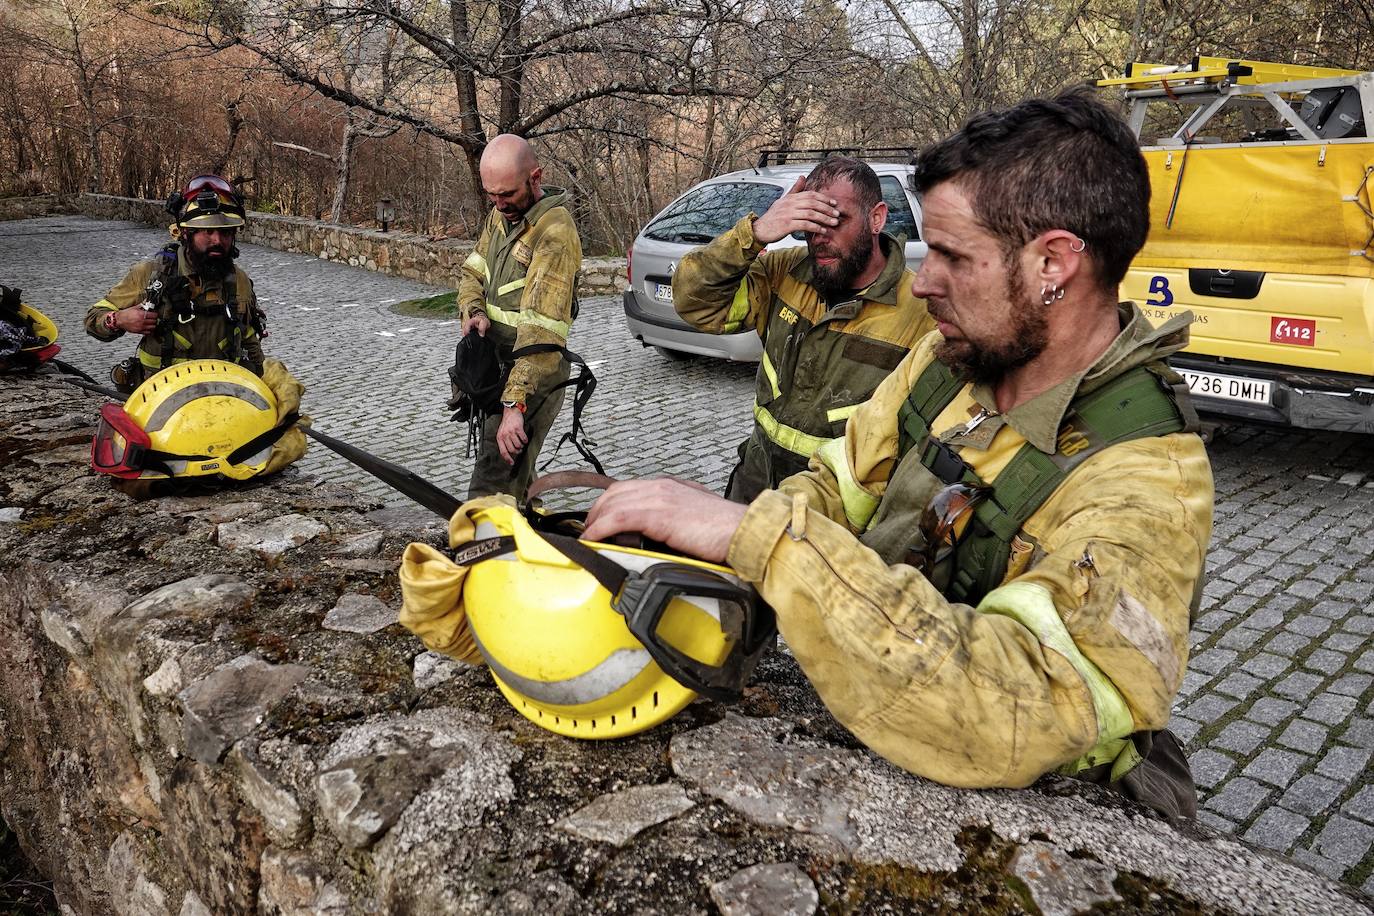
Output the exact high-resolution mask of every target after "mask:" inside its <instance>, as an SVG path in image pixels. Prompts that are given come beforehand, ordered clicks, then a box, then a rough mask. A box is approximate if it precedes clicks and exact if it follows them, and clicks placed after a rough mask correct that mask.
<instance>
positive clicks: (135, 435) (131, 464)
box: [91, 404, 152, 480]
mask: <svg viewBox="0 0 1374 916" xmlns="http://www.w3.org/2000/svg"><path fill="white" fill-rule="evenodd" d="M151 448H152V443H151V442H149V441H148V434H147V433H145V432H144V431H143V428H142V427H140V426H139V425H138V423H137V422H136V421H135V420H134V418H133V417H131V416H129V415H128V414H127V413H125V412H124V408H123V407H120V406H119V405H118V404H105V405H104V406H102V407H101V408H100V424H99V426H97V427H96V431H95V438H94V439H92V440H91V467H92V468H94V469H95V470H97V471H99V472H100V473H102V474H109V475H111V476H112V477H122V478H124V479H125V480H134V479H137V478H138V477H139V476H140V474H141V472H142V471H143V462H144V460H145V459H146V457H147V454H148V451H149V450H150V449H151Z"/></svg>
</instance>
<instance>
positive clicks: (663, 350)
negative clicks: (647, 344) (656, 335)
mask: <svg viewBox="0 0 1374 916" xmlns="http://www.w3.org/2000/svg"><path fill="white" fill-rule="evenodd" d="M654 349H655V350H657V351H658V352H659V355H660V356H662V357H663V358H664V359H670V360H672V361H673V362H675V363H680V362H684V361H685V360H689V359H693V358H694V357H695V356H696V354H695V353H687V352H685V351H683V350H669V349H668V348H667V347H660V346H658V345H657V344H655V345H654Z"/></svg>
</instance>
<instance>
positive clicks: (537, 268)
mask: <svg viewBox="0 0 1374 916" xmlns="http://www.w3.org/2000/svg"><path fill="white" fill-rule="evenodd" d="M545 191H546V193H545V194H544V196H543V197H541V198H540V199H539V201H538V202H537V203H536V204H535V205H534V206H533V207H531V208H530V209H529V210H528V211H526V212H525V215H524V216H523V217H522V218H521V220H520V222H518V223H515V224H513V225H512V224H510V223H508V222H506V220H505V218H504V217H503V216H502V215H501V213H500V211H498V210H495V209H493V210H492V211H491V214H490V215H489V216H488V217H487V222H486V225H485V227H484V228H483V229H482V234H481V236H479V237H478V239H477V244H476V246H474V248H473V250H472V254H470V255H468V259H467V261H465V262H464V263H463V269H462V279H461V281H460V282H459V286H458V309H459V314H460V315H461V316H462V318H463V319H464V320H466V319H467V318H470V317H471V316H472V314H473V312H474V311H483V312H485V313H486V315H487V317H488V318H490V319H491V321H492V327H491V330H490V331H488V332H487V333H489V334H491V335H492V336H493V338H494V339H495V340H496V343H497V344H498V345H499V346H500V347H501V348H502V351H503V356H504V355H505V354H508V353H509V352H510V351H511V350H513V349H515V348H517V347H524V346H528V345H530V344H540V343H551V344H559V345H560V346H566V345H567V341H568V334H569V332H570V331H571V329H572V320H573V316H572V305H573V297H574V296H575V295H576V292H577V289H576V284H577V273H578V271H580V270H581V269H582V243H581V241H580V240H579V239H578V237H577V227H576V226H575V225H574V224H573V220H572V215H571V214H570V213H569V212H568V209H567V206H566V203H567V199H568V196H567V194H566V193H564V192H563V191H561V190H559V189H557V188H546V189H545ZM561 366H562V357H561V356H560V355H559V354H558V353H540V354H537V355H535V356H527V357H523V358H521V359H519V360H516V362H515V366H514V368H513V369H512V370H511V373H510V380H509V381H508V382H507V383H506V388H505V391H504V392H503V393H502V396H501V399H502V400H504V401H517V402H520V403H523V402H524V401H525V398H526V396H527V395H528V394H529V393H530V392H532V391H535V390H537V389H539V387H540V384H541V383H542V382H544V381H546V380H547V379H548V377H550V376H552V375H553V374H555V373H557V372H559V371H561V368H560V367H561Z"/></svg>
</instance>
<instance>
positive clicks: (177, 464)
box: [91, 359, 282, 480]
mask: <svg viewBox="0 0 1374 916" xmlns="http://www.w3.org/2000/svg"><path fill="white" fill-rule="evenodd" d="M281 432H282V429H281V428H280V427H278V425H277V399H276V397H275V396H274V395H273V394H272V389H271V388H269V387H267V385H266V384H265V383H264V382H263V380H262V379H260V378H258V377H257V376H256V375H254V374H253V373H252V372H251V371H250V370H248V369H245V368H243V367H242V366H239V365H237V364H235V363H231V362H226V361H225V360H219V359H196V360H191V361H189V362H185V363H178V364H177V365H175V366H170V367H168V368H166V369H163V370H162V371H161V372H158V373H157V374H155V375H152V376H150V377H149V378H148V379H147V380H146V381H144V382H143V384H142V385H139V386H138V388H136V389H134V393H133V394H131V395H129V399H128V400H127V401H126V402H125V403H124V406H123V407H120V406H119V405H118V404H106V405H105V406H104V407H103V408H101V411H100V426H99V428H98V429H97V430H96V435H95V439H94V440H93V441H92V443H91V466H92V467H93V468H95V470H97V471H100V472H101V473H105V474H111V475H113V476H115V477H123V478H126V479H136V478H145V479H147V478H153V479H156V478H164V477H197V476H203V475H206V474H223V475H224V476H225V477H231V478H233V479H235V480H245V479H247V478H249V477H252V476H253V475H254V474H258V473H261V472H262V470H263V469H264V468H266V467H267V461H268V459H269V458H270V457H271V455H272V444H273V443H274V442H276V441H277V439H278V438H280V435H281Z"/></svg>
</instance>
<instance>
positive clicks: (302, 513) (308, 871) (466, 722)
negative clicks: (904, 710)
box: [0, 375, 1371, 916]
mask: <svg viewBox="0 0 1374 916" xmlns="http://www.w3.org/2000/svg"><path fill="white" fill-rule="evenodd" d="M100 403H101V399H100V398H98V397H93V396H87V395H85V394H83V393H81V392H80V391H78V390H76V389H74V388H71V387H69V386H67V385H64V384H61V383H60V382H58V381H57V380H56V379H55V378H54V377H53V376H52V375H42V376H28V377H14V376H0V465H3V467H4V468H5V473H4V474H3V475H0V817H3V819H4V821H5V822H6V823H7V824H8V825H9V826H10V827H11V828H12V829H13V830H14V831H15V833H16V835H17V836H18V838H19V840H20V843H21V845H22V847H23V849H24V851H25V854H26V855H27V856H28V857H29V858H30V859H31V861H32V862H34V863H35V865H36V866H37V868H38V869H39V870H40V871H42V872H43V873H44V874H46V875H47V876H49V877H50V878H51V879H52V881H53V883H54V887H55V889H56V893H57V895H58V897H59V899H60V901H61V903H62V904H63V905H64V906H65V907H66V908H67V909H64V912H70V913H75V914H105V913H115V914H119V916H133V914H138V916H202V914H210V913H213V914H216V916H219V914H238V913H244V914H248V913H259V914H267V916H271V914H293V916H294V914H302V916H303V914H307V913H311V914H313V913H324V914H337V916H344V914H352V913H481V912H491V913H549V914H564V913H574V914H579V913H586V914H593V913H625V914H628V913H639V912H674V913H709V912H713V911H720V912H723V913H727V914H744V913H763V912H768V913H799V914H801V913H811V912H813V911H815V910H817V909H818V908H819V909H821V910H823V911H826V912H853V913H870V912H930V911H942V912H974V911H977V912H988V913H1020V912H1025V911H1026V910H1027V907H1028V906H1029V905H1030V902H1031V901H1034V903H1035V905H1036V906H1038V908H1039V909H1040V910H1041V911H1042V912H1043V913H1074V912H1079V911H1082V910H1086V909H1089V908H1093V907H1097V908H1110V909H1113V910H1114V911H1122V912H1148V913H1169V912H1201V913H1220V912H1241V913H1294V914H1310V913H1323V914H1358V913H1366V914H1367V913H1370V912H1371V904H1370V901H1369V900H1368V899H1367V898H1364V897H1361V896H1359V895H1358V893H1356V892H1354V891H1352V890H1350V889H1348V888H1346V887H1343V886H1341V885H1337V884H1334V883H1333V882H1331V881H1329V880H1327V879H1325V878H1322V877H1320V876H1318V875H1316V874H1314V873H1312V872H1310V871H1307V870H1305V869H1304V868H1302V867H1300V866H1298V865H1296V864H1294V863H1292V862H1290V861H1286V860H1283V859H1280V858H1277V857H1274V856H1271V855H1268V854H1265V853H1262V852H1258V851H1256V850H1254V849H1251V848H1249V847H1247V846H1246V845H1244V844H1243V843H1241V842H1240V841H1238V840H1236V839H1234V838H1231V837H1223V836H1219V835H1216V834H1213V833H1211V832H1209V831H1207V830H1205V829H1202V828H1185V829H1175V828H1174V827H1171V826H1169V825H1168V824H1166V823H1164V822H1162V821H1160V820H1158V819H1156V818H1154V817H1152V816H1150V815H1149V814H1147V813H1145V812H1144V811H1141V810H1139V809H1136V808H1134V807H1133V806H1131V805H1130V804H1129V803H1127V802H1125V801H1124V800H1122V799H1120V798H1119V797H1117V796H1114V795H1109V794H1107V793H1105V792H1102V791H1100V790H1097V789H1095V788H1093V787H1091V786H1085V785H1082V784H1079V783H1075V782H1072V781H1069V780H1061V779H1047V780H1043V781H1042V782H1041V783H1040V784H1039V785H1038V786H1037V787H1036V788H1034V789H1028V790H1019V791H984V792H975V791H961V790H955V789H949V788H945V787H942V786H939V785H935V784H933V783H929V782H926V781H925V780H922V779H919V778H917V777H914V776H911V775H910V774H907V773H905V772H902V771H900V770H898V769H896V768H894V767H891V766H889V765H888V764H886V763H885V762H884V761H882V760H881V759H879V758H877V757H875V756H874V755H872V754H870V753H868V752H867V751H865V750H864V749H862V748H861V747H859V746H858V745H857V744H856V742H855V741H854V739H853V737H852V736H851V735H850V734H849V733H848V732H846V731H845V730H844V729H843V728H841V727H840V726H839V725H837V724H836V723H835V721H834V720H833V719H831V718H830V716H829V715H828V714H827V713H826V711H825V709H824V707H823V706H822V705H821V704H820V702H819V701H818V700H817V698H816V695H815V693H814V692H813V691H812V690H811V688H810V686H809V685H808V684H807V682H806V680H805V678H804V677H802V675H801V673H800V671H799V670H798V668H797V666H796V664H795V662H794V661H793V659H792V658H791V657H790V656H789V655H787V654H786V653H785V652H782V651H778V652H775V653H773V654H771V655H770V656H768V657H767V658H766V659H765V661H764V663H763V665H762V666H761V668H760V670H759V672H758V674H757V675H756V677H755V679H754V683H753V684H752V685H751V686H750V688H749V690H748V691H747V693H746V696H745V698H744V701H743V702H742V703H740V704H738V705H737V706H734V707H724V706H720V705H717V704H714V703H710V702H705V701H698V702H697V703H694V704H692V705H691V706H689V707H688V708H687V709H686V710H684V711H683V712H682V713H679V714H678V715H677V716H676V717H674V718H673V719H671V720H670V721H668V722H667V723H664V724H662V725H660V726H658V727H656V728H654V729H652V730H650V731H647V732H644V733H642V734H640V735H637V736H634V737H630V738H624V739H620V740H615V741H575V740H571V739H565V738H561V737H558V736H555V735H553V734H551V733H549V732H547V731H544V730H542V729H540V728H538V727H537V726H535V725H533V724H531V723H530V722H528V721H526V720H525V719H524V718H523V717H521V716H520V715H519V714H517V713H516V712H515V710H514V709H513V708H512V707H511V706H510V705H509V704H507V703H506V701H505V700H504V699H503V698H502V696H501V694H500V693H499V692H498V691H497V689H496V688H495V686H494V685H493V682H492V679H491V677H490V675H489V674H488V672H487V671H486V670H485V669H484V668H481V667H468V666H464V665H461V664H458V663H456V662H453V661H451V660H448V659H445V658H443V657H440V656H436V655H434V654H432V653H429V652H425V651H423V649H422V646H421V645H420V644H419V642H418V641H417V640H416V639H415V638H414V637H412V636H411V635H410V634H408V633H407V632H405V631H404V630H403V629H402V628H401V627H400V626H399V625H397V624H396V623H395V620H396V613H397V609H398V605H399V600H400V595H399V588H398V582H397V578H396V574H395V568H396V563H397V558H398V555H399V553H400V551H401V549H402V548H403V545H404V544H405V543H406V542H407V541H410V540H416V539H419V540H427V541H430V542H432V543H438V542H439V541H440V540H441V539H442V537H443V526H442V525H441V523H440V520H438V519H435V518H432V517H429V516H427V515H425V514H424V513H423V512H422V511H420V510H414V511H407V510H394V509H393V510H374V511H369V510H371V509H372V508H373V507H370V506H367V505H364V504H362V503H360V501H359V499H358V497H357V496H356V495H355V494H353V493H352V492H350V491H347V490H344V489H341V488H338V487H336V486H331V485H325V484H322V483H321V482H320V481H317V480H314V479H310V478H307V477H305V476H304V475H301V474H299V473H298V472H296V471H294V470H288V471H287V472H286V473H284V474H282V475H279V476H278V477H276V478H269V479H265V480H260V481H250V482H247V483H245V484H240V485H236V486H233V487H232V488H226V489H223V490H219V491H206V492H200V493H194V494H184V495H181V496H177V497H167V498H162V499H157V500H150V501H146V502H142V503H138V502H134V501H133V500H132V499H130V498H129V497H127V496H125V495H123V494H122V493H120V492H117V491H116V490H114V489H113V488H112V487H111V485H110V481H109V480H108V479H107V478H104V477H100V476H97V475H95V474H93V473H92V472H90V471H89V470H88V468H87V461H88V454H89V441H90V437H91V434H92V432H93V421H94V420H95V418H96V416H97V408H98V406H99V404H100ZM312 447H317V446H312Z"/></svg>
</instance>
